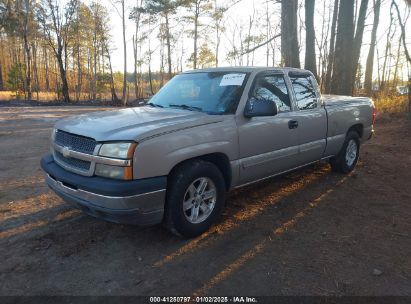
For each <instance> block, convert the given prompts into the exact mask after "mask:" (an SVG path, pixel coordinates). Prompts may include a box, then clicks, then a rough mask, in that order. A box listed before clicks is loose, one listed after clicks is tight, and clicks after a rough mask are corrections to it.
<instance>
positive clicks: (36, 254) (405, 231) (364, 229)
mask: <svg viewBox="0 0 411 304" xmlns="http://www.w3.org/2000/svg"><path fill="white" fill-rule="evenodd" d="M94 110H95V108H84V107H82V108H76V107H37V108H35V107H29V108H1V109H0V260H1V263H0V282H1V284H0V295H23V294H24V295H40V294H41V295H179V296H181V295H193V294H196V295H204V294H206V295H239V294H240V295H411V192H410V188H411V126H410V124H407V123H406V121H405V120H404V119H401V118H397V117H396V118H395V119H392V120H391V122H390V123H388V122H380V123H379V124H378V125H377V128H376V135H375V137H374V138H373V139H372V140H371V141H370V142H369V143H367V144H366V145H364V146H363V147H362V157H361V161H360V163H359V166H358V167H357V169H356V170H355V171H354V172H353V173H352V174H351V175H349V176H342V175H338V174H334V173H331V172H330V169H329V166H328V165H327V164H318V165H315V166H311V167H308V168H305V169H303V170H299V171H296V172H293V173H291V174H288V175H286V176H283V177H279V178H274V179H271V180H269V181H266V182H263V183H260V184H257V185H253V186H250V187H248V188H243V189H241V190H238V191H236V192H233V193H231V194H230V196H229V199H228V202H227V206H226V210H225V213H224V215H223V217H222V219H221V221H220V222H219V223H218V224H217V225H216V226H214V227H213V229H212V230H211V231H210V232H209V233H206V234H204V235H203V236H201V237H199V238H197V239H193V240H189V241H183V240H181V239H178V238H176V237H174V236H173V235H171V234H169V233H168V232H166V231H165V230H163V229H162V228H161V227H158V226H157V227H152V228H146V229H139V228H136V227H132V226H122V225H116V224H111V223H106V222H103V221H99V220H96V219H94V218H91V217H89V216H86V215H83V214H81V213H80V212H78V211H77V210H74V209H72V208H71V207H70V206H68V205H66V204H65V203H63V202H62V201H61V200H60V199H59V198H58V197H57V196H56V195H54V194H53V193H52V192H51V191H49V190H48V188H47V187H46V186H45V184H44V179H43V176H42V172H41V170H40V168H39V160H40V157H41V156H42V155H43V154H45V153H47V151H48V149H49V148H48V145H49V136H50V132H51V127H52V125H53V123H54V122H55V120H56V119H58V118H60V117H64V116H67V115H74V114H80V113H86V112H89V111H94Z"/></svg>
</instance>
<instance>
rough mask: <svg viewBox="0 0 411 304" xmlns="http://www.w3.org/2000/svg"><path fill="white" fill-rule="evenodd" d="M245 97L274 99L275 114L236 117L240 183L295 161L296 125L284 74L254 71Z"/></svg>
mask: <svg viewBox="0 0 411 304" xmlns="http://www.w3.org/2000/svg"><path fill="white" fill-rule="evenodd" d="M249 98H254V99H256V100H257V102H258V99H267V100H270V101H272V102H275V103H276V104H277V108H278V114H277V115H276V116H269V117H253V118H245V117H243V116H240V117H238V119H237V126H238V137H239V146H240V182H241V183H242V184H244V183H247V182H251V181H255V180H258V179H262V178H265V177H268V176H271V175H274V174H276V173H279V172H282V171H285V170H288V169H290V168H294V167H295V166H297V165H298V163H299V158H298V149H299V147H298V145H299V143H298V129H297V128H294V127H293V126H292V125H290V122H291V124H292V122H293V121H295V120H296V116H295V112H293V106H292V100H291V96H290V92H289V89H288V88H287V85H286V80H285V77H284V75H283V74H278V73H268V72H266V73H261V74H259V75H257V76H256V78H255V80H254V84H253V87H252V88H251V90H250V94H249ZM290 126H291V127H290Z"/></svg>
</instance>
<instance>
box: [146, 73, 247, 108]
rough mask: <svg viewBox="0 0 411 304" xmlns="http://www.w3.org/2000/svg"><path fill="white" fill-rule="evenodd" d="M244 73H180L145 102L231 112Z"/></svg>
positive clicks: (158, 105)
mask: <svg viewBox="0 0 411 304" xmlns="http://www.w3.org/2000/svg"><path fill="white" fill-rule="evenodd" d="M247 78H248V73H234V72H233V73H231V72H210V73H206V72H204V73H202V72H199V73H191V74H190V73H188V74H180V75H177V76H175V77H174V78H173V79H171V80H170V81H169V82H168V83H167V84H166V85H165V86H164V87H163V88H162V89H161V90H160V91H159V92H158V93H157V94H156V95H154V96H153V97H152V98H151V100H150V102H149V103H148V105H150V106H157V107H164V108H179V109H183V110H190V111H201V112H206V113H209V114H225V113H234V112H235V110H236V109H237V105H238V102H239V101H240V98H241V94H242V93H243V90H244V86H245V84H246V82H247Z"/></svg>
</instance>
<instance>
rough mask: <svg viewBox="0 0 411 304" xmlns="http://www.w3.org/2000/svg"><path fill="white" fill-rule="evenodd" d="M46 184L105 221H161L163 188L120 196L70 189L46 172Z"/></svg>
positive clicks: (75, 205) (137, 222)
mask: <svg viewBox="0 0 411 304" xmlns="http://www.w3.org/2000/svg"><path fill="white" fill-rule="evenodd" d="M46 182H47V184H48V186H49V187H50V188H51V189H52V190H53V191H54V192H56V194H58V195H59V196H60V197H61V198H62V199H63V200H64V201H66V202H68V203H70V204H71V205H73V206H74V207H76V208H78V209H81V210H82V211H83V212H85V213H87V214H89V215H91V216H94V217H97V218H101V219H104V220H107V221H111V222H115V223H121V224H132V225H139V226H150V225H155V224H158V223H161V221H162V219H163V215H164V202H165V193H166V190H165V189H163V190H158V191H153V192H148V193H144V194H138V195H133V196H124V197H111V196H105V195H101V194H96V193H91V192H88V191H85V190H81V189H73V188H70V187H69V186H66V185H64V184H63V183H62V182H60V181H57V180H55V179H54V178H52V177H51V176H50V175H48V174H47V175H46Z"/></svg>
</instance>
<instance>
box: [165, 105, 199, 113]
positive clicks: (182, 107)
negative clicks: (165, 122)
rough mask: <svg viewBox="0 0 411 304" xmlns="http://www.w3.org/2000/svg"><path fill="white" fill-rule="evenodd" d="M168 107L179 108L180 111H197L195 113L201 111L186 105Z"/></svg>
mask: <svg viewBox="0 0 411 304" xmlns="http://www.w3.org/2000/svg"><path fill="white" fill-rule="evenodd" d="M169 107H170V108H180V109H184V110H189V111H197V112H202V111H203V109H202V108H200V107H193V106H189V105H186V104H182V105H179V104H171V105H169Z"/></svg>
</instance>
